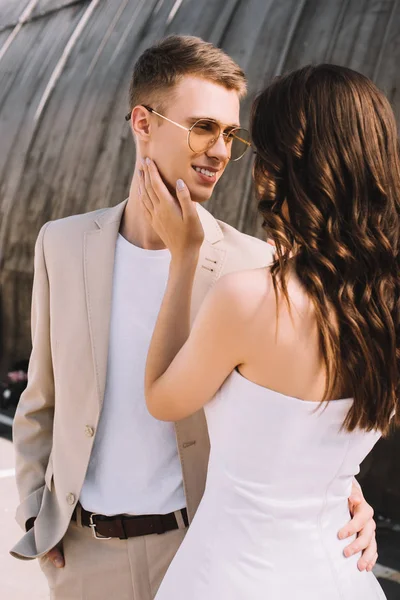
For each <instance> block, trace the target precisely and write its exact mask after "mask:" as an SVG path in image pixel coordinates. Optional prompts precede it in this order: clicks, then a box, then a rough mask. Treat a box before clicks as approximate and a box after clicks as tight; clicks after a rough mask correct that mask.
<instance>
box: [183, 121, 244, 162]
mask: <svg viewBox="0 0 400 600" xmlns="http://www.w3.org/2000/svg"><path fill="white" fill-rule="evenodd" d="M220 135H221V128H220V126H219V124H218V123H217V122H216V121H211V120H208V119H200V120H199V121H196V123H195V124H194V125H193V126H192V127H191V129H190V131H189V138H188V142H189V146H190V149H191V150H192V151H193V152H195V153H201V152H206V151H207V150H208V149H209V148H211V147H212V146H213V145H214V144H215V143H216V142H217V140H218V138H219V136H220ZM224 140H225V144H226V146H227V148H228V151H229V158H230V160H239V158H242V156H243V154H244V153H245V152H246V150H247V148H248V147H249V146H250V133H249V132H248V131H247V129H242V128H241V127H238V128H235V129H232V130H231V131H228V132H225V133H224Z"/></svg>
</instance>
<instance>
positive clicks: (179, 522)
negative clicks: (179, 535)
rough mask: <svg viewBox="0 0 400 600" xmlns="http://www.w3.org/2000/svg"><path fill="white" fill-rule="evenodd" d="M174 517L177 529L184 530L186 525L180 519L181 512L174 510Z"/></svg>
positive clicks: (181, 518)
mask: <svg viewBox="0 0 400 600" xmlns="http://www.w3.org/2000/svg"><path fill="white" fill-rule="evenodd" d="M174 515H175V519H176V523H177V525H178V529H186V525H185V522H184V520H183V517H182V511H181V510H176V511H175V512H174Z"/></svg>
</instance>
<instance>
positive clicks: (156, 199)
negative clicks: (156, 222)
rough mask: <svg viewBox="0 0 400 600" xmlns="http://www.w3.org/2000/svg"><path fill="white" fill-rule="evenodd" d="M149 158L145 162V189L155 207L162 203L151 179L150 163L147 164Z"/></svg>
mask: <svg viewBox="0 0 400 600" xmlns="http://www.w3.org/2000/svg"><path fill="white" fill-rule="evenodd" d="M148 160H150V159H148V158H146V159H145V160H144V161H143V173H144V187H145V189H146V192H147V194H148V196H149V198H150V200H151V201H152V203H153V205H154V206H155V205H157V204H159V202H160V199H159V197H158V196H157V193H156V192H155V190H154V188H153V185H152V181H151V178H150V172H149V163H148V162H147V161H148Z"/></svg>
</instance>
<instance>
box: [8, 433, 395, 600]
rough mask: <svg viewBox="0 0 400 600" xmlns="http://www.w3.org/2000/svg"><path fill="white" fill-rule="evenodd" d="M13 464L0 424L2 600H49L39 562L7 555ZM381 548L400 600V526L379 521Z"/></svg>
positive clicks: (389, 587)
mask: <svg viewBox="0 0 400 600" xmlns="http://www.w3.org/2000/svg"><path fill="white" fill-rule="evenodd" d="M13 465H14V456H13V449H12V444H11V441H10V434H9V429H8V428H6V427H3V426H2V425H0V532H1V536H0V600H47V599H48V593H47V585H46V581H45V578H44V576H43V575H42V572H41V571H40V569H39V566H38V564H37V561H19V560H16V559H14V558H12V557H11V556H10V554H9V553H8V551H9V549H10V547H11V546H12V545H13V543H14V542H15V541H16V540H17V539H18V538H19V536H20V535H21V532H20V529H19V527H18V525H17V524H16V522H15V520H14V512H15V506H16V505H17V490H16V487H15V478H14V469H13ZM378 545H379V561H380V564H379V565H378V566H377V568H376V575H377V576H378V577H379V580H380V583H381V585H382V587H383V589H384V591H385V593H386V595H387V598H388V600H400V525H394V524H392V523H390V522H387V521H384V520H381V521H378ZM71 600H73V599H71ZM116 600H118V599H117V598H116ZM249 600H251V599H249ZM321 600H323V599H322V598H321Z"/></svg>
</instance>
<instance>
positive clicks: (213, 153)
mask: <svg viewBox="0 0 400 600" xmlns="http://www.w3.org/2000/svg"><path fill="white" fill-rule="evenodd" d="M206 154H207V156H208V157H209V158H217V159H218V160H220V161H225V160H227V159H228V158H229V157H230V152H229V148H228V147H227V145H226V144H225V140H224V137H223V135H222V134H221V135H220V136H219V138H218V139H217V140H216V142H215V144H214V145H213V146H211V148H209V149H208V150H207V152H206Z"/></svg>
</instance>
